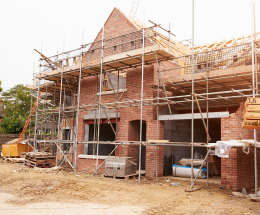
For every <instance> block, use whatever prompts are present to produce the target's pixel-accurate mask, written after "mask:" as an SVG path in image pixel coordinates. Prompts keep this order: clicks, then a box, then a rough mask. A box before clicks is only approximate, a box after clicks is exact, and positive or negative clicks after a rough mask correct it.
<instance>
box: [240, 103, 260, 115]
mask: <svg viewBox="0 0 260 215" xmlns="http://www.w3.org/2000/svg"><path fill="white" fill-rule="evenodd" d="M245 112H260V104H255V105H253V104H248V105H246V106H245V108H244V113H245Z"/></svg>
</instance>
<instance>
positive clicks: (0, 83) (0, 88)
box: [0, 81, 3, 93]
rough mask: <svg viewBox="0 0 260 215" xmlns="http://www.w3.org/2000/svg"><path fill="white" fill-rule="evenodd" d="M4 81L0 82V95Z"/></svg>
mask: <svg viewBox="0 0 260 215" xmlns="http://www.w3.org/2000/svg"><path fill="white" fill-rule="evenodd" d="M1 85H2V81H0V93H1V92H2V91H3V88H2V87H1Z"/></svg>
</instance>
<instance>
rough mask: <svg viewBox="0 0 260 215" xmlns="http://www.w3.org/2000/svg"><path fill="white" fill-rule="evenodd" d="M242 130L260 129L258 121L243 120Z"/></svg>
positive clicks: (259, 121)
mask: <svg viewBox="0 0 260 215" xmlns="http://www.w3.org/2000/svg"><path fill="white" fill-rule="evenodd" d="M242 128H244V129H260V120H244V121H243V123H242Z"/></svg>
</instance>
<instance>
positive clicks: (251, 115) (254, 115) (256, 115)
mask: <svg viewBox="0 0 260 215" xmlns="http://www.w3.org/2000/svg"><path fill="white" fill-rule="evenodd" d="M258 119H260V112H245V113H244V120H258Z"/></svg>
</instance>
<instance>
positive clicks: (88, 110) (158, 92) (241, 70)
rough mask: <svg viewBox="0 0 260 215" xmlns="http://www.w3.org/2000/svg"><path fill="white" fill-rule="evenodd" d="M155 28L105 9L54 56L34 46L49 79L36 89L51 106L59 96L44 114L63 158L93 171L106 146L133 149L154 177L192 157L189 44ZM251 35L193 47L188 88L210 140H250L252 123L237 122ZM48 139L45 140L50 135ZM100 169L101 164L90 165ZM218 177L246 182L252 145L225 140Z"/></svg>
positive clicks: (200, 129) (197, 130)
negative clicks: (75, 45) (97, 26)
mask: <svg viewBox="0 0 260 215" xmlns="http://www.w3.org/2000/svg"><path fill="white" fill-rule="evenodd" d="M158 28H159V26H158V25H154V26H153V27H151V28H148V27H147V28H145V30H143V26H142V24H141V23H139V22H138V21H136V20H133V19H132V18H129V17H127V16H126V15H125V14H123V13H122V12H121V11H120V10H118V9H117V8H114V10H113V11H112V13H111V14H110V16H109V17H108V19H107V20H106V22H105V24H104V28H102V29H101V30H100V32H99V33H98V35H97V37H96V39H95V40H94V42H93V43H90V44H87V45H82V47H81V48H80V49H77V50H73V51H71V52H67V53H63V55H57V56H53V57H50V58H47V57H45V56H44V55H42V59H41V61H43V60H44V61H43V62H44V63H43V64H42V69H43V71H42V73H41V74H38V75H37V76H36V77H37V78H39V79H40V80H48V81H49V82H48V84H44V85H41V86H39V89H40V91H42V92H48V95H47V94H45V96H46V100H48V101H50V102H52V103H53V106H58V105H60V107H59V108H57V109H55V108H53V109H48V111H49V112H48V113H51V114H52V115H53V119H55V120H56V121H55V123H53V125H54V128H53V129H54V130H59V132H58V137H59V138H58V139H59V140H60V145H59V146H60V148H61V150H63V153H64V154H66V153H65V152H64V149H62V147H61V144H71V147H67V149H71V151H69V150H68V151H69V154H70V156H68V159H69V160H70V161H71V162H72V163H73V167H74V168H75V169H76V170H77V171H91V172H94V171H95V170H96V167H97V166H99V165H101V164H102V163H103V161H104V160H105V159H106V158H107V156H108V155H109V154H110V153H111V152H112V151H113V150H114V149H115V147H116V150H115V152H114V153H112V156H124V157H133V159H134V161H135V162H136V163H139V162H140V165H141V169H142V170H145V177H147V178H153V177H155V176H156V172H157V174H158V176H159V177H160V176H163V174H171V172H169V171H167V169H169V167H171V166H172V164H178V162H179V160H180V159H181V158H190V157H191V149H190V144H189V143H190V142H191V120H190V119H191V92H192V91H191V86H192V82H191V80H192V75H191V71H192V70H191V55H190V48H189V47H188V46H185V45H183V44H181V43H180V42H177V41H174V40H173V39H172V38H171V37H173V36H171V34H170V33H169V32H166V34H165V35H164V34H162V33H159V32H158V31H157V29H158ZM167 34H169V35H167ZM166 35H167V36H166ZM259 36H260V35H259V34H257V36H256V37H257V38H256V40H257V41H259ZM250 38H251V37H240V38H237V39H231V40H222V41H220V42H219V43H214V44H213V43H212V44H206V45H204V46H196V47H195V74H194V86H195V92H196V94H197V96H198V101H199V103H200V107H201V110H202V112H203V113H206V112H208V113H209V114H208V130H209V136H210V137H211V142H212V143H214V142H216V141H219V140H231V139H253V130H250V129H242V128H241V125H242V121H243V106H244V102H245V98H246V97H248V96H250V95H251V94H252V88H250V87H249V85H252V78H251V77H252V57H251V59H250V53H251V52H252V50H251V49H250V47H251V46H250V44H249V43H250ZM256 50H257V51H258V52H259V45H258V44H257V45H256ZM251 55H252V54H251ZM142 61H143V62H142ZM142 64H143V67H142ZM257 67H258V68H259V64H258V65H257ZM100 71H102V75H100V73H101V72H100ZM142 74H143V77H142ZM142 78H143V82H142ZM100 79H101V80H100ZM79 80H80V81H79ZM158 83H159V84H158ZM142 84H143V86H142ZM142 87H143V90H142ZM100 91H101V92H100ZM47 96H48V97H49V98H47ZM100 99H101V100H100ZM61 100H63V102H62V101H61ZM141 101H143V103H142V106H141ZM194 106H195V114H194V143H197V145H196V144H195V147H194V152H195V151H196V152H200V153H201V154H202V155H203V156H205V155H206V153H207V147H203V146H204V144H201V143H206V142H207V133H206V132H205V129H204V126H203V123H202V120H201V117H200V115H199V110H198V107H197V106H196V103H194ZM41 111H42V110H38V112H37V114H38V120H41V118H40V117H41V116H43V115H44V114H42V115H41ZM99 112H100V115H99ZM141 112H142V114H141ZM42 113H44V111H42ZM204 117H205V118H207V116H206V114H205V115H204ZM39 122H40V121H39ZM140 122H142V123H140ZM58 125H59V126H58ZM55 126H56V127H57V128H56V127H55ZM58 127H59V128H58ZM140 127H142V130H141V131H142V132H141V135H140ZM61 128H62V129H61ZM140 136H141V137H142V139H141V140H140ZM52 140H53V142H51V141H50V144H53V143H55V144H56V142H58V141H57V140H55V139H52ZM115 140H116V141H115ZM149 140H169V144H167V145H166V144H161V145H159V144H151V143H150V142H149ZM97 141H98V142H97ZM140 141H142V142H143V144H142V146H140V147H141V155H139V152H140V149H139V142H140ZM97 143H99V144H98V145H97ZM137 143H138V144H137ZM155 143H156V142H155ZM158 145H159V146H158ZM75 149H76V150H75ZM73 150H74V151H73ZM59 153H60V152H59ZM97 154H98V157H99V159H98V160H97ZM140 157H141V160H140V161H139V158H140ZM259 157H260V156H258V158H259ZM59 158H60V159H63V158H62V154H60V157H59ZM103 172H104V165H103V166H102V167H101V168H100V169H99V170H98V173H103ZM221 183H222V184H224V185H230V186H231V188H232V189H235V190H240V189H241V188H242V187H245V188H252V187H253V186H254V154H253V150H250V152H249V154H245V153H243V152H242V150H241V148H232V149H231V152H230V157H229V158H221Z"/></svg>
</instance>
